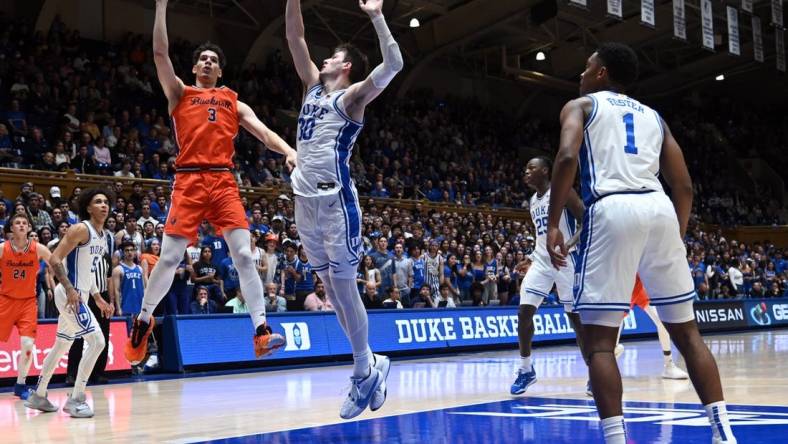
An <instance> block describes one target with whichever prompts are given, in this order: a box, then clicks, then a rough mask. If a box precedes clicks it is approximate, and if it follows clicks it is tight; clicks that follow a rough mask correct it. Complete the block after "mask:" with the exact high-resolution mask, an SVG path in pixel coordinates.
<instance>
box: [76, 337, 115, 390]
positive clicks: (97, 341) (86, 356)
mask: <svg viewBox="0 0 788 444" xmlns="http://www.w3.org/2000/svg"><path fill="white" fill-rule="evenodd" d="M82 338H83V339H84V340H85V344H87V346H88V347H87V350H85V351H83V352H82V358H81V359H80V360H79V368H78V369H77V380H76V382H74V390H73V391H72V392H71V398H72V399H77V398H79V396H80V395H83V394H84V393H85V387H86V386H87V385H88V378H90V374H91V373H93V367H95V366H96V361H97V360H98V357H99V355H101V352H102V351H103V350H104V347H105V346H106V345H107V343H106V342H105V341H104V335H103V334H102V332H101V328H97V329H96V330H95V331H93V332H92V333H89V334H87V335H85V336H83V337H82Z"/></svg>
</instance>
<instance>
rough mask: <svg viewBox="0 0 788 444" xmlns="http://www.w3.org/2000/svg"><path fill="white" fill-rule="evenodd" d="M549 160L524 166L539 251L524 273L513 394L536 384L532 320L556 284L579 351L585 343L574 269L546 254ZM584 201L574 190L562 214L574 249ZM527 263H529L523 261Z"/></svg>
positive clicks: (562, 226) (536, 251)
mask: <svg viewBox="0 0 788 444" xmlns="http://www.w3.org/2000/svg"><path fill="white" fill-rule="evenodd" d="M551 167H552V165H551V163H550V161H549V160H548V159H546V158H544V157H535V158H533V159H531V160H529V161H528V164H526V166H525V183H526V184H527V185H528V186H529V187H530V188H533V189H534V191H535V193H534V194H533V195H531V200H530V213H531V220H532V221H533V224H534V228H536V249H535V250H534V252H533V254H531V256H530V260H531V266H530V267H529V268H528V272H527V273H526V274H525V279H523V283H522V285H521V286H520V310H519V311H518V313H517V319H518V325H517V337H518V340H519V343H520V369H519V370H518V371H517V378H516V379H515V381H514V383H513V384H512V387H511V389H510V390H509V391H510V393H511V394H513V395H519V394H522V393H525V391H526V389H528V387H529V386H531V385H533V384H534V383H536V371H535V370H534V367H533V363H532V362H531V340H532V339H533V337H534V324H533V317H534V313H536V309H537V308H538V307H539V306H540V305H541V304H542V301H543V300H544V298H545V297H547V296H548V293H550V290H551V289H552V288H553V284H555V287H556V289H557V290H558V299H559V301H560V302H561V304H563V306H564V311H565V312H566V315H567V316H568V317H569V321H570V322H571V323H572V328H573V329H574V330H575V338H576V339H577V345H578V346H579V347H580V350H582V349H583V343H582V337H583V335H582V331H583V330H582V327H583V326H582V324H581V323H580V316H579V315H578V314H577V313H576V312H575V311H574V310H573V309H572V305H573V302H574V300H573V299H572V281H573V280H574V275H575V271H574V266H573V264H567V265H566V266H564V267H561V268H560V269H559V270H556V269H555V268H553V266H552V265H551V264H550V255H549V254H547V240H546V237H547V236H546V234H547V214H548V208H549V204H550V169H551ZM584 210H585V208H584V207H583V202H582V201H581V200H580V197H579V196H578V195H577V193H575V192H574V191H570V197H569V202H568V203H567V207H566V208H565V209H564V211H563V214H562V215H561V223H560V225H559V226H560V227H561V232H562V233H563V234H564V237H565V238H566V239H567V245H566V248H567V249H569V248H572V247H573V246H574V245H575V244H576V243H577V241H578V239H579V230H578V229H577V226H576V224H575V220H580V219H581V218H582V217H583V211H584ZM523 263H524V264H527V261H524V262H523Z"/></svg>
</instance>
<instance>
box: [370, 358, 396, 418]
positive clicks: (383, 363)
mask: <svg viewBox="0 0 788 444" xmlns="http://www.w3.org/2000/svg"><path fill="white" fill-rule="evenodd" d="M372 356H373V358H374V359H375V365H374V367H375V368H376V369H378V370H379V371H380V373H381V374H382V375H383V382H381V383H380V387H378V389H377V390H375V393H373V394H372V400H370V401H369V409H370V410H372V411H373V412H374V411H375V410H377V409H379V408H380V407H382V406H383V403H384V402H386V395H387V394H388V389H387V388H386V379H387V378H388V377H389V370H391V361H390V360H389V358H388V356H383V355H376V354H373V355H372Z"/></svg>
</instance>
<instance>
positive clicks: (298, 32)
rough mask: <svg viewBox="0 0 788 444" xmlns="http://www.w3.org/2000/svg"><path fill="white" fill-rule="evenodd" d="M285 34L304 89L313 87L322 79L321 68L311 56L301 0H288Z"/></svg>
mask: <svg viewBox="0 0 788 444" xmlns="http://www.w3.org/2000/svg"><path fill="white" fill-rule="evenodd" d="M285 34H286V35H287V47H288V48H290V54H291V55H292V56H293V64H294V65H295V69H296V72H297V73H298V77H300V78H301V82H303V84H304V90H305V91H306V90H307V89H309V88H311V87H312V86H313V85H316V84H317V83H318V82H319V81H320V70H318V69H317V66H316V65H315V63H314V62H312V59H311V58H310V56H309V48H308V47H307V46H306V39H305V38H304V18H303V16H302V15H301V0H287V7H286V8H285Z"/></svg>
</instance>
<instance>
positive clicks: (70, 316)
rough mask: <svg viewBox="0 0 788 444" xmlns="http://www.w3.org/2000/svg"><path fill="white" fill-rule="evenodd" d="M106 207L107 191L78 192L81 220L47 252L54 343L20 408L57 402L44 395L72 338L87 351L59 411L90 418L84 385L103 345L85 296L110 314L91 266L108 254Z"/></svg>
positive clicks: (43, 407) (39, 407)
mask: <svg viewBox="0 0 788 444" xmlns="http://www.w3.org/2000/svg"><path fill="white" fill-rule="evenodd" d="M110 207H111V202H110V197H109V194H108V192H107V191H104V190H100V189H96V188H94V189H90V190H86V191H83V192H82V194H81V195H80V196H79V218H80V219H81V220H82V222H81V223H78V224H75V225H72V226H71V228H69V229H68V231H67V232H66V235H65V236H64V237H63V239H62V240H61V241H60V243H59V244H58V246H57V249H55V251H54V252H53V253H52V256H51V258H50V264H52V270H53V271H54V272H55V276H56V277H57V280H58V282H59V283H58V285H57V287H55V305H56V306H57V309H58V311H59V312H60V316H59V317H58V320H57V334H56V338H55V344H54V345H53V346H52V350H51V351H50V352H49V354H48V355H47V357H46V359H44V367H43V369H42V370H41V376H40V377H39V379H38V386H37V387H36V390H35V392H33V391H31V392H30V395H29V396H28V398H27V401H25V406H27V407H29V408H32V409H37V410H41V411H42V412H55V411H57V409H58V408H57V406H55V405H53V404H52V403H51V402H49V400H48V399H47V387H48V385H49V380H50V379H51V378H52V374H53V373H54V372H55V368H56V367H57V365H58V363H59V362H60V358H62V357H63V354H64V353H66V352H67V351H68V350H69V349H70V348H71V343H72V342H74V339H76V338H82V339H84V340H85V343H87V346H88V349H87V351H85V352H84V353H83V354H82V359H81V360H80V361H79V370H78V371H77V380H76V382H75V383H74V390H73V391H72V392H71V394H70V395H69V398H68V401H66V405H65V406H63V411H64V412H66V413H68V414H70V415H71V416H72V417H74V418H90V417H92V416H93V410H92V409H91V408H90V406H89V405H88V403H87V402H86V400H85V386H86V385H87V382H88V377H90V374H91V373H92V372H93V366H94V365H95V364H96V360H97V359H98V357H99V355H100V354H101V351H102V350H103V349H104V346H105V345H106V343H105V341H104V335H103V334H102V332H101V326H99V324H98V322H97V321H96V317H95V315H93V312H92V311H91V310H90V309H88V297H90V296H92V297H93V299H94V300H95V301H96V303H97V304H98V305H99V307H100V308H101V310H102V312H103V313H104V314H105V315H107V316H111V315H112V311H113V309H112V306H111V305H109V304H108V303H106V302H105V301H104V299H102V298H101V295H100V294H99V292H98V289H97V288H96V276H95V273H96V264H97V263H98V261H100V260H102V258H103V257H104V255H105V254H108V252H107V249H108V245H107V235H106V233H105V232H104V221H106V220H107V215H108V214H109V209H110ZM66 269H68V271H67V270H66Z"/></svg>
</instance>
